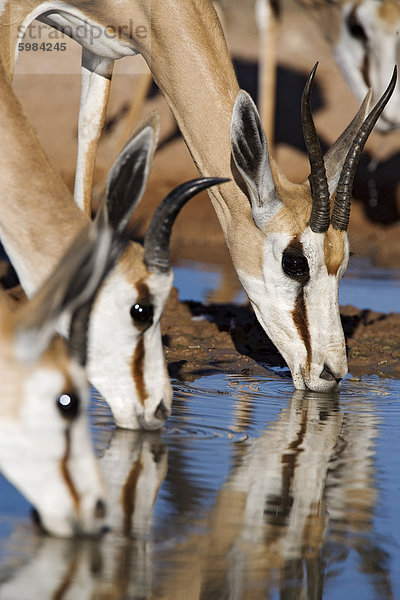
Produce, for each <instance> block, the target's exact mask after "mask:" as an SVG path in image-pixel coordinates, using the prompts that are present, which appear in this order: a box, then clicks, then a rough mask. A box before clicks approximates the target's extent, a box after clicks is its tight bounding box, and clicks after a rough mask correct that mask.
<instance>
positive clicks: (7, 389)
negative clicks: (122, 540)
mask: <svg viewBox="0 0 400 600" xmlns="http://www.w3.org/2000/svg"><path fill="white" fill-rule="evenodd" d="M39 177H40V175H39ZM34 179H35V173H33V174H32V180H34ZM122 200H125V202H124V203H123V202H121V205H120V210H119V214H118V216H117V217H116V215H114V216H113V227H111V226H110V224H109V222H108V218H107V212H106V209H105V204H104V203H103V204H102V207H101V209H100V211H99V215H98V218H97V219H96V222H95V225H92V224H91V223H88V225H87V226H86V227H84V228H83V230H82V231H81V232H80V233H79V235H78V236H77V237H76V239H75V240H74V241H73V244H72V245H71V247H70V248H69V250H68V251H67V253H66V254H65V255H64V257H63V258H62V260H61V261H60V263H59V265H58V266H57V268H56V269H55V271H54V272H53V273H52V274H51V276H50V277H49V278H48V279H47V280H46V282H45V283H44V285H43V286H42V287H41V288H40V290H39V291H38V292H37V294H35V296H34V297H33V298H32V299H31V300H30V301H29V302H28V303H27V304H25V305H24V306H23V307H22V309H20V310H18V311H17V313H15V312H13V311H12V310H11V308H10V306H9V298H8V297H7V295H6V294H5V292H3V291H1V294H0V334H1V335H0V406H1V416H0V469H1V471H2V472H3V473H4V475H5V476H6V477H7V478H8V479H9V480H10V481H11V483H13V484H14V485H15V486H16V487H17V488H18V489H19V490H20V491H21V492H22V493H23V494H24V495H25V496H26V498H27V499H28V500H29V501H30V502H31V503H32V504H33V505H34V507H35V509H36V511H37V513H38V515H39V518H40V522H41V524H42V526H43V527H44V528H45V530H46V531H48V532H49V533H51V534H54V535H58V536H63V537H64V536H71V535H75V534H77V533H84V534H97V533H99V532H100V531H101V529H102V528H103V526H104V517H105V501H104V499H105V492H104V487H103V480H102V476H101V474H100V470H99V466H98V464H97V461H96V458H95V455H94V452H93V449H92V445H91V439H90V434H89V427H88V422H87V416H86V408H87V403H88V397H89V393H88V384H87V379H86V374H85V370H84V368H83V367H84V365H85V363H86V350H87V340H86V337H87V331H86V330H87V321H88V317H89V311H90V307H91V305H92V302H93V298H94V296H95V294H96V292H97V290H98V288H99V286H100V284H101V282H102V281H103V279H104V278H105V276H106V275H107V274H108V272H109V270H110V268H111V267H112V266H113V262H114V259H116V258H117V256H118V254H120V252H121V251H122V249H123V246H124V245H125V244H126V241H127V240H124V239H123V238H122V237H120V236H119V234H118V235H117V234H116V231H117V229H118V228H119V227H120V226H121V227H122V220H123V219H124V218H125V216H126V215H128V216H129V214H130V203H131V199H130V198H125V199H122ZM62 315H66V316H68V317H69V320H70V324H71V326H70V327H71V333H70V339H69V345H68V346H67V345H66V344H65V343H64V341H63V340H62V339H61V338H60V337H59V336H57V335H56V324H57V321H58V319H59V318H60V317H61V316H62Z"/></svg>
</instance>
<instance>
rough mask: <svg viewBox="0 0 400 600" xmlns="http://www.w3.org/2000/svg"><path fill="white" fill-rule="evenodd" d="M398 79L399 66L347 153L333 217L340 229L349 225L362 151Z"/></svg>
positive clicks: (334, 226) (335, 226)
mask: <svg viewBox="0 0 400 600" xmlns="http://www.w3.org/2000/svg"><path fill="white" fill-rule="evenodd" d="M396 80H397V67H395V68H394V70H393V75H392V79H391V80H390V83H389V85H388V87H387V88H386V91H385V92H384V93H383V95H382V96H381V98H380V99H379V101H378V102H377V103H376V105H375V106H374V108H373V109H372V110H371V112H370V113H369V115H368V116H367V117H366V119H365V121H364V123H363V124H362V125H361V127H360V129H359V130H358V133H357V134H356V136H355V138H354V140H353V143H352V145H351V146H350V150H349V151H348V153H347V156H346V160H345V161H344V164H343V168H342V171H341V173H340V178H339V182H338V185H337V190H336V197H335V203H334V205H333V211H332V219H331V223H332V227H333V228H334V229H337V230H339V231H346V230H347V227H348V225H349V218H350V203H351V194H352V190H353V182H354V176H355V173H356V169H357V165H358V161H359V160H360V155H361V152H362V151H363V148H364V145H365V142H366V141H367V139H368V136H369V134H370V133H371V131H372V129H373V127H374V125H375V123H376V122H377V120H378V119H379V117H380V116H381V113H382V111H383V109H384V108H385V106H386V104H387V103H388V102H389V100H390V97H391V95H392V93H393V90H394V88H395V85H396Z"/></svg>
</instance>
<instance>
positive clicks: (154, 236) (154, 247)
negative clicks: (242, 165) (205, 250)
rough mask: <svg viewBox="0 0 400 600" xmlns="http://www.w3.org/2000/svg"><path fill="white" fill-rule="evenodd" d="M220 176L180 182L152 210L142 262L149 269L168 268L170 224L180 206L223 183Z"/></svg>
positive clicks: (223, 180) (162, 269)
mask: <svg viewBox="0 0 400 600" xmlns="http://www.w3.org/2000/svg"><path fill="white" fill-rule="evenodd" d="M226 181H229V179H226V178H222V177H202V178H199V179H192V180H191V181H187V182H186V183H182V184H181V185H179V186H178V187H176V188H175V189H173V190H172V192H170V193H169V194H168V195H167V196H166V197H165V198H164V200H163V201H162V202H161V204H159V205H158V206H157V208H156V210H155V212H154V215H153V217H152V219H151V221H150V225H149V227H148V229H147V233H146V235H145V238H144V257H143V260H144V264H145V265H146V267H147V268H148V270H149V271H158V272H162V273H166V272H167V271H169V269H170V262H169V242H170V239H171V231H172V226H173V224H174V222H175V219H176V217H177V216H178V213H179V211H180V210H181V208H182V207H183V206H184V205H185V204H186V202H187V201H188V200H190V198H192V197H193V196H194V195H195V194H197V193H198V192H201V191H202V190H205V189H207V188H209V187H211V186H212V185H218V184H220V183H225V182H226Z"/></svg>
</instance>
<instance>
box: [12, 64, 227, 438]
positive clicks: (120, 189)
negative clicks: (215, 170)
mask: <svg viewBox="0 0 400 600" xmlns="http://www.w3.org/2000/svg"><path fill="white" fill-rule="evenodd" d="M0 120H1V125H0V130H1V135H2V142H3V144H2V148H3V151H2V152H1V156H0V169H1V180H2V201H1V202H0V221H1V223H0V236H1V239H2V242H3V244H4V247H5V248H6V250H7V253H8V255H9V257H10V259H11V262H12V263H13V265H14V267H15V269H16V271H17V273H18V275H19V277H20V281H21V284H22V286H23V288H24V290H25V291H26V293H27V295H28V296H31V295H32V294H33V293H34V291H35V290H36V289H37V288H38V287H39V286H40V284H41V283H42V282H43V280H44V279H45V277H46V276H47V275H48V274H49V272H50V271H51V269H52V268H53V266H54V265H55V264H56V262H57V260H58V259H59V258H60V256H61V254H62V253H63V251H64V250H65V248H66V247H67V246H68V244H69V243H70V242H71V240H72V237H73V236H74V234H76V233H77V232H78V231H79V230H80V229H81V228H82V227H83V226H84V225H85V223H87V222H88V217H87V216H85V214H84V213H83V212H82V211H81V210H80V209H79V208H78V207H77V206H76V204H75V203H74V201H73V198H72V197H71V195H70V194H69V193H68V191H67V189H66V188H65V186H64V184H63V183H62V181H61V179H60V178H59V176H58V175H57V174H56V173H55V172H54V170H53V169H52V167H51V166H50V164H49V162H48V161H47V158H46V157H45V155H44V152H43V150H42V148H41V146H40V144H39V141H38V139H37V137H36V135H35V133H34V131H33V130H32V127H31V125H30V123H29V122H28V120H27V119H26V117H25V116H24V114H23V111H22V108H21V106H20V104H19V102H18V100H17V98H16V97H15V95H14V93H13V91H12V88H11V85H10V82H9V80H8V77H7V76H6V74H5V73H4V71H3V72H2V73H0ZM157 135H158V119H157V118H156V116H155V115H153V116H152V117H150V118H149V119H148V120H147V121H145V122H144V124H143V125H142V127H141V128H140V129H139V131H138V132H137V134H136V136H135V138H134V140H135V139H136V140H137V139H138V136H139V138H145V139H146V144H143V145H140V146H139V145H138V144H136V146H135V141H134V140H133V142H132V140H131V142H128V144H127V146H126V147H125V149H124V150H123V151H122V153H121V154H120V156H119V158H118V159H117V160H116V162H115V164H114V167H113V168H112V170H111V172H110V175H109V178H108V184H107V196H108V202H109V204H110V213H111V214H114V213H116V215H117V216H118V205H117V204H116V202H115V201H116V200H118V201H119V198H124V197H125V196H129V195H133V196H134V197H135V199H136V202H138V201H139V200H140V198H141V196H142V193H143V190H144V187H145V184H146V180H147V177H148V174H149V170H150V166H151V162H152V157H153V153H154V150H155V146H156V140H157ZM132 144H133V145H132ZM32 173H36V177H35V178H34V179H33V178H32ZM217 182H220V180H218V181H217V180H215V179H213V180H194V182H192V183H189V184H188V185H186V186H181V187H180V188H177V191H176V192H172V193H171V194H170V195H169V200H168V201H167V204H166V208H165V209H164V213H162V214H161V215H159V217H158V220H157V219H155V221H154V222H153V223H152V225H151V226H150V229H151V233H150V231H149V236H147V237H146V246H147V249H146V250H144V249H143V247H142V246H141V245H139V244H136V243H133V242H130V243H129V245H128V247H127V248H126V250H125V252H124V253H123V255H122V257H121V258H120V260H119V261H118V264H117V266H116V268H115V270H114V271H113V273H112V274H111V275H110V277H109V278H107V280H106V281H105V282H104V284H103V286H102V288H101V290H100V292H99V294H98V296H97V298H96V302H95V304H94V307H93V310H92V313H91V318H90V325H89V345H88V367H87V369H88V376H89V380H90V381H91V383H92V384H93V385H94V386H95V387H96V388H97V389H98V390H99V391H100V393H101V394H102V395H103V396H104V398H105V399H106V401H107V402H108V403H109V404H110V407H111V409H112V411H113V415H114V418H115V421H116V424H117V425H118V426H121V427H126V428H131V429H136V428H140V427H143V428H145V429H157V428H160V427H161V426H162V425H163V423H164V421H165V419H166V417H167V416H168V414H169V413H170V409H171V402H172V389H171V384H170V381H169V378H168V375H167V370H166V366H165V360H164V355H163V349H162V341H161V332H160V318H161V313H162V310H163V308H164V305H165V303H166V300H167V297H168V294H169V292H170V289H171V286H172V279H173V275H172V270H171V268H170V265H169V261H168V243H169V235H170V233H171V229H170V228H171V227H172V224H173V220H174V218H175V216H176V214H177V212H178V210H179V208H180V207H181V206H182V205H183V204H184V203H185V202H186V201H187V200H188V199H189V198H190V197H191V196H192V195H193V194H195V193H196V192H197V191H200V189H205V188H206V187H208V186H209V185H211V184H215V183H217ZM171 206H172V209H173V210H172V213H171ZM165 211H167V212H168V216H167V220H166V215H165ZM160 220H161V222H162V223H164V225H163V227H161V226H160V227H158V225H159V224H160ZM165 223H167V224H169V229H168V227H167V229H165ZM158 229H160V234H159V235H157V230H158ZM155 230H156V231H155ZM151 244H153V245H154V246H157V247H158V248H159V253H158V254H160V256H158V255H157V253H156V255H154V252H153V250H154V248H152V247H149V246H151ZM62 332H63V333H64V334H66V333H67V332H66V329H65V327H64V329H63V331H62Z"/></svg>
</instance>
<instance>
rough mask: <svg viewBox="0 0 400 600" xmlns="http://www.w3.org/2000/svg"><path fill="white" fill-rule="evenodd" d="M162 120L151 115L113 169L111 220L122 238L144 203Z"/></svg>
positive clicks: (109, 195)
mask: <svg viewBox="0 0 400 600" xmlns="http://www.w3.org/2000/svg"><path fill="white" fill-rule="evenodd" d="M159 129H160V118H159V114H158V112H156V111H155V112H153V113H151V114H150V115H149V116H148V117H147V118H146V119H145V120H144V121H142V123H141V124H140V125H139V126H138V127H137V128H136V129H135V131H134V132H133V134H132V135H131V137H130V138H129V140H128V142H127V143H126V144H125V146H124V148H123V149H122V150H121V152H120V153H119V155H118V157H117V159H116V161H115V163H114V164H113V166H112V167H111V169H110V172H109V174H108V178H107V185H106V201H107V207H108V218H109V222H110V225H111V226H112V228H113V229H114V231H115V232H116V233H117V234H119V233H121V232H122V231H123V230H124V229H125V228H126V226H127V224H128V222H129V219H130V217H131V215H132V212H133V211H134V209H135V208H136V206H137V205H138V203H139V202H140V200H141V198H142V196H143V192H144V189H145V187H146V183H147V178H148V176H149V172H150V169H151V166H152V163H153V157H154V152H155V149H156V145H157V141H158V134H159Z"/></svg>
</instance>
